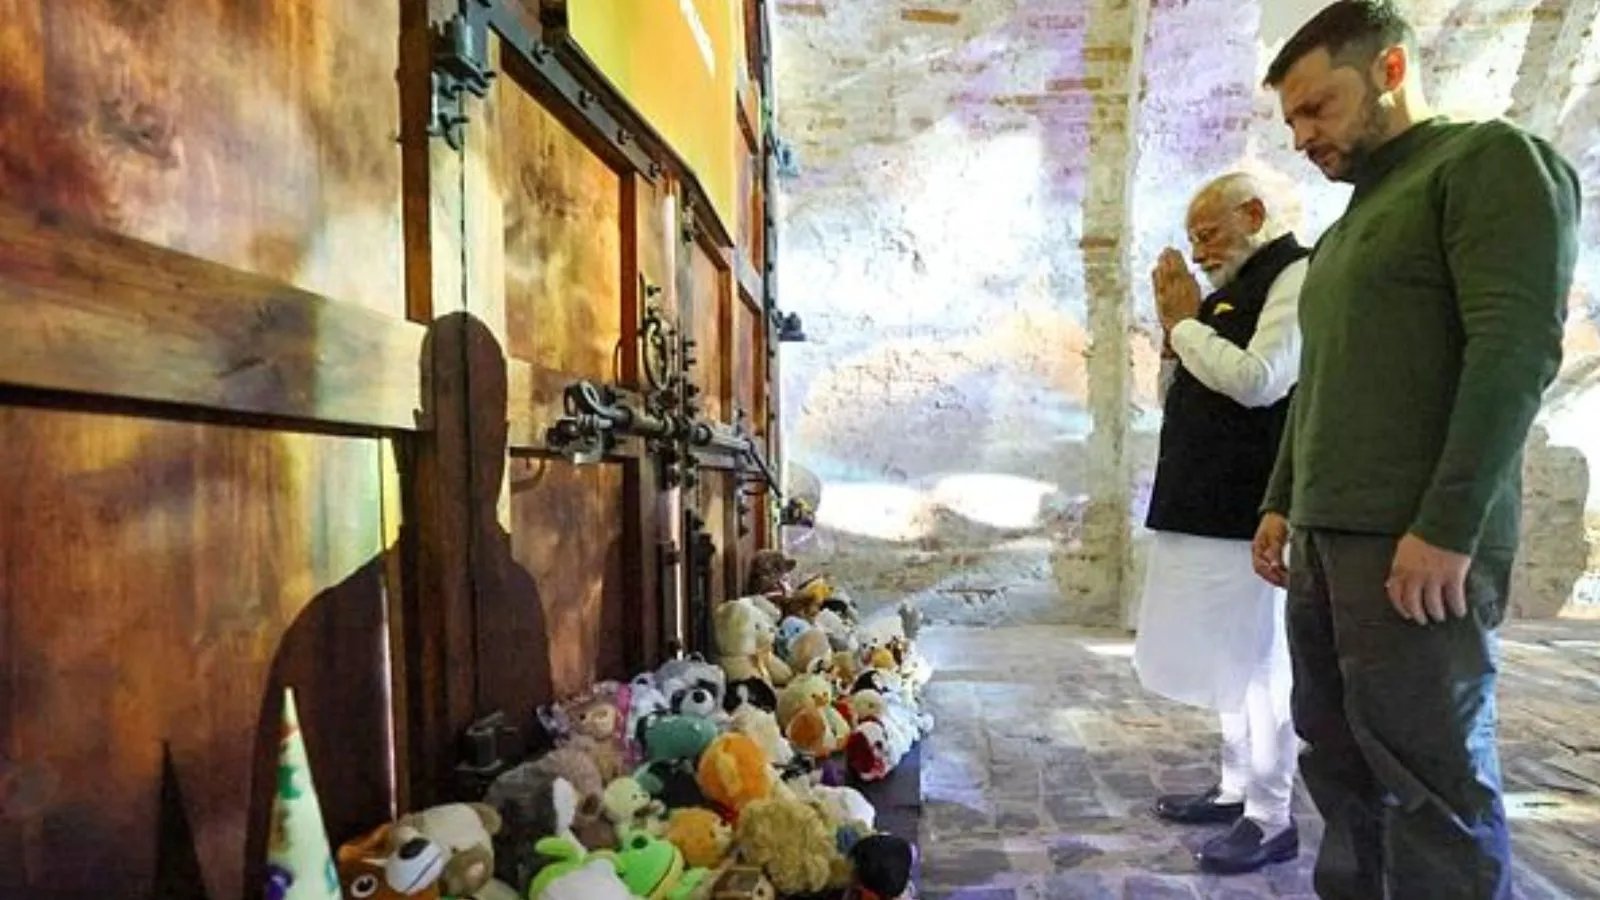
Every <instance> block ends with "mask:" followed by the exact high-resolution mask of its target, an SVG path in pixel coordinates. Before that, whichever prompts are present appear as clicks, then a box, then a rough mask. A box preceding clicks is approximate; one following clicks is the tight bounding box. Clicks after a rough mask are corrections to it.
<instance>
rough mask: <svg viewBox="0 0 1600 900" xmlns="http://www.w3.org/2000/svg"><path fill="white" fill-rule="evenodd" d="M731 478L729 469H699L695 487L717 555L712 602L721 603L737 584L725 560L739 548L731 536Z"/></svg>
mask: <svg viewBox="0 0 1600 900" xmlns="http://www.w3.org/2000/svg"><path fill="white" fill-rule="evenodd" d="M732 478H733V474H732V473H730V472H717V471H711V470H702V471H701V473H700V485H699V487H698V488H697V494H698V497H697V505H698V507H699V510H700V515H701V516H702V517H704V518H705V522H706V531H707V532H709V533H710V535H711V540H712V541H713V542H714V543H715V544H716V547H717V558H716V560H715V561H714V562H713V568H712V573H711V599H712V601H713V602H714V603H721V602H722V601H723V600H725V599H727V598H728V597H730V596H733V595H732V594H731V593H730V591H732V590H733V589H734V588H735V587H736V585H734V584H733V583H732V582H731V581H729V578H728V574H729V571H728V564H727V561H728V559H729V558H730V557H731V556H733V555H735V554H737V552H738V551H737V549H736V548H735V547H734V545H733V542H732V540H730V538H731V537H732V535H733V530H732V529H731V528H730V527H729V516H731V515H732V514H733V506H732V501H733V495H732V492H731V491H730V489H729V486H730V485H731V484H732V481H731V479H732Z"/></svg>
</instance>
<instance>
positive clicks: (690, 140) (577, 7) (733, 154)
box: [567, 0, 745, 232]
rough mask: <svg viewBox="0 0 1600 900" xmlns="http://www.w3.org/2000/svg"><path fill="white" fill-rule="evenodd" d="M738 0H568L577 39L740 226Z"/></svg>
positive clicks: (725, 219) (721, 212)
mask: <svg viewBox="0 0 1600 900" xmlns="http://www.w3.org/2000/svg"><path fill="white" fill-rule="evenodd" d="M741 11H742V8H741V3H740V0H568V3H567V20H568V27H569V28H570V29H571V31H572V36H573V39H574V40H576V41H577V43H578V45H579V46H580V47H582V48H583V51H584V53H585V54H587V55H588V56H589V58H590V59H592V60H594V62H595V64H596V65H597V66H598V67H599V68H600V71H601V72H603V73H604V74H605V76H606V77H607V78H609V79H610V80H611V82H612V83H613V84H615V85H616V86H617V88H618V89H619V90H621V91H622V94H623V96H625V97H627V98H628V102H630V103H632V104H633V106H634V108H635V109H637V110H638V111H639V112H640V114H642V115H643V116H644V117H645V119H646V120H647V121H649V123H650V125H651V126H652V127H654V128H655V129H656V131H658V132H660V133H661V136H662V137H663V138H665V139H666V140H667V142H668V143H670V144H671V145H672V148H673V150H675V151H677V153H678V155H679V156H681V157H683V159H684V161H685V162H687V163H688V164H689V166H690V168H692V169H694V172H695V175H696V176H697V177H698V178H699V179H700V184H701V185H702V186H703V187H704V188H705V190H706V193H707V194H709V195H710V196H711V202H712V204H713V205H714V206H715V207H716V213H717V215H718V216H720V217H721V218H722V223H723V225H725V226H726V227H727V228H728V230H729V231H730V232H733V231H734V230H735V229H737V228H738V215H737V210H738V205H739V199H738V192H739V176H738V172H739V158H740V154H739V147H738V142H739V140H740V136H739V122H738V113H737V110H738V105H737V104H738V96H737V94H738V74H737V73H738V66H741V65H743V64H744V54H745V48H744V18H743V16H742V15H741Z"/></svg>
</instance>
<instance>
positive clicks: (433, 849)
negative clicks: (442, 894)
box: [338, 825, 445, 900]
mask: <svg viewBox="0 0 1600 900" xmlns="http://www.w3.org/2000/svg"><path fill="white" fill-rule="evenodd" d="M392 831H393V826H391V825H380V826H378V827H377V828H376V829H374V830H372V831H371V832H369V833H368V834H366V835H364V836H362V837H360V838H357V839H356V840H353V841H349V842H347V843H346V844H344V845H343V846H341V847H340V848H339V853H338V857H339V862H338V869H339V887H340V888H341V889H342V890H343V891H344V896H345V897H346V898H349V900H402V898H411V900H438V897H439V885H438V881H439V877H440V876H441V875H443V874H444V864H445V851H444V848H443V847H440V846H439V845H438V844H435V843H433V842H432V841H430V840H428V839H427V838H422V837H417V838H412V839H410V840H408V841H406V842H405V843H402V844H401V845H400V846H398V847H396V846H393V840H392V839H393V835H392Z"/></svg>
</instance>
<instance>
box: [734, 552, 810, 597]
mask: <svg viewBox="0 0 1600 900" xmlns="http://www.w3.org/2000/svg"><path fill="white" fill-rule="evenodd" d="M796 565H798V563H796V562H795V561H794V560H793V559H790V558H789V557H788V556H785V555H784V553H783V551H781V550H757V551H756V554H755V556H754V557H752V558H751V559H750V577H749V578H748V579H747V580H746V582H745V593H746V594H759V595H762V596H767V595H778V596H782V595H785V594H788V593H789V573H790V572H793V571H794V567H795V566H796Z"/></svg>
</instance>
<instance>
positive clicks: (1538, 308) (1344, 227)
mask: <svg viewBox="0 0 1600 900" xmlns="http://www.w3.org/2000/svg"><path fill="white" fill-rule="evenodd" d="M1579 204H1580V192H1579V188H1578V179H1577V176H1576V174H1575V173H1574V172H1573V170H1572V167H1571V166H1570V165H1569V164H1568V163H1567V162H1566V161H1565V160H1563V159H1562V158H1561V157H1560V156H1559V155H1558V154H1557V153H1556V152H1555V151H1554V150H1552V149H1551V148H1550V146H1549V145H1548V144H1546V143H1545V142H1544V141H1542V140H1540V139H1538V138H1536V137H1533V136H1531V135H1529V134H1527V133H1526V132H1523V131H1520V130H1518V129H1517V128H1515V127H1513V126H1511V125H1509V124H1506V123H1504V122H1498V121H1496V122H1484V123H1476V124H1460V123H1452V122H1448V121H1444V120H1441V119H1434V120H1430V121H1428V122H1424V123H1422V124H1419V125H1417V126H1415V127H1413V128H1412V129H1410V130H1409V131H1407V132H1406V133H1405V134H1403V135H1401V136H1400V137H1398V138H1396V139H1394V140H1393V141H1390V142H1389V143H1388V144H1386V145H1384V146H1383V147H1382V148H1380V149H1379V150H1378V152H1377V153H1376V154H1374V156H1373V158H1372V159H1371V160H1370V161H1368V163H1367V164H1366V165H1365V166H1364V167H1363V169H1362V170H1361V171H1360V172H1359V173H1358V177H1357V179H1356V182H1355V192H1354V194H1353V195H1352V197H1351V199H1350V206H1349V208H1348V209H1347V210H1346V211H1345V214H1344V216H1343V217H1342V218H1341V219H1340V220H1339V221H1338V222H1337V223H1336V224H1335V225H1334V226H1333V227H1332V228H1331V229H1330V230H1329V231H1328V233H1327V234H1326V235H1324V236H1323V238H1322V240H1321V241H1320V242H1319V243H1318V245H1317V247H1316V250H1315V254H1314V255H1313V257H1312V259H1311V268H1310V270H1309V272H1308V273H1307V275H1306V280H1305V286H1304V287H1303V288H1302V291H1301V295H1300V326H1301V331H1302V333H1303V336H1304V349H1303V351H1302V354H1301V359H1300V382H1299V386H1298V388H1297V389H1296V394H1295V398H1294V401H1293V405H1292V408H1291V410H1290V415H1289V424H1288V427H1287V428H1286V429H1285V431H1284V437H1283V442H1282V444H1281V445H1280V447H1279V452H1278V463H1277V466H1276V468H1275V470H1274V471H1273V476H1272V480H1271V482H1270V483H1269V485H1268V488H1267V496H1266V498H1265V501H1264V503H1263V510H1264V511H1268V512H1277V513H1284V514H1287V515H1288V517H1289V520H1290V522H1291V524H1293V525H1294V526H1295V527H1298V528H1326V529H1337V530H1341V531H1354V532H1363V533H1376V534H1388V535H1400V534H1404V533H1407V532H1409V533H1412V534H1415V535H1417V536H1418V537H1420V538H1422V539H1423V540H1425V541H1427V542H1428V543H1430V544H1433V545H1435V546H1438V547H1442V548H1445V549H1449V550H1454V551H1456V552H1459V553H1475V552H1479V551H1484V550H1505V551H1509V550H1513V549H1514V548H1515V547H1516V543H1517V530H1518V509H1519V506H1520V503H1521V488H1522V475H1521V468H1522V465H1521V462H1522V446H1523V442H1524V441H1525V440H1526V437H1527V433H1528V429H1529V427H1530V426H1531V425H1532V423H1533V419H1534V416H1535V415H1536V414H1537V413H1538V410H1539V402H1540V397H1541V395H1542V394H1543V393H1544V390H1545V388H1547V387H1548V386H1549V384H1550V382H1551V380H1552V379H1553V378H1554V377H1555V374H1556V372H1557V370H1558V369H1559V368H1560V363H1561V335H1562V328H1563V322H1564V319H1565V313H1566V306H1567V292H1568V290H1569V289H1570V287H1571V284H1572V272H1573V267H1574V265H1575V262H1576V256H1577V246H1578V244H1577V222H1578V211H1579Z"/></svg>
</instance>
